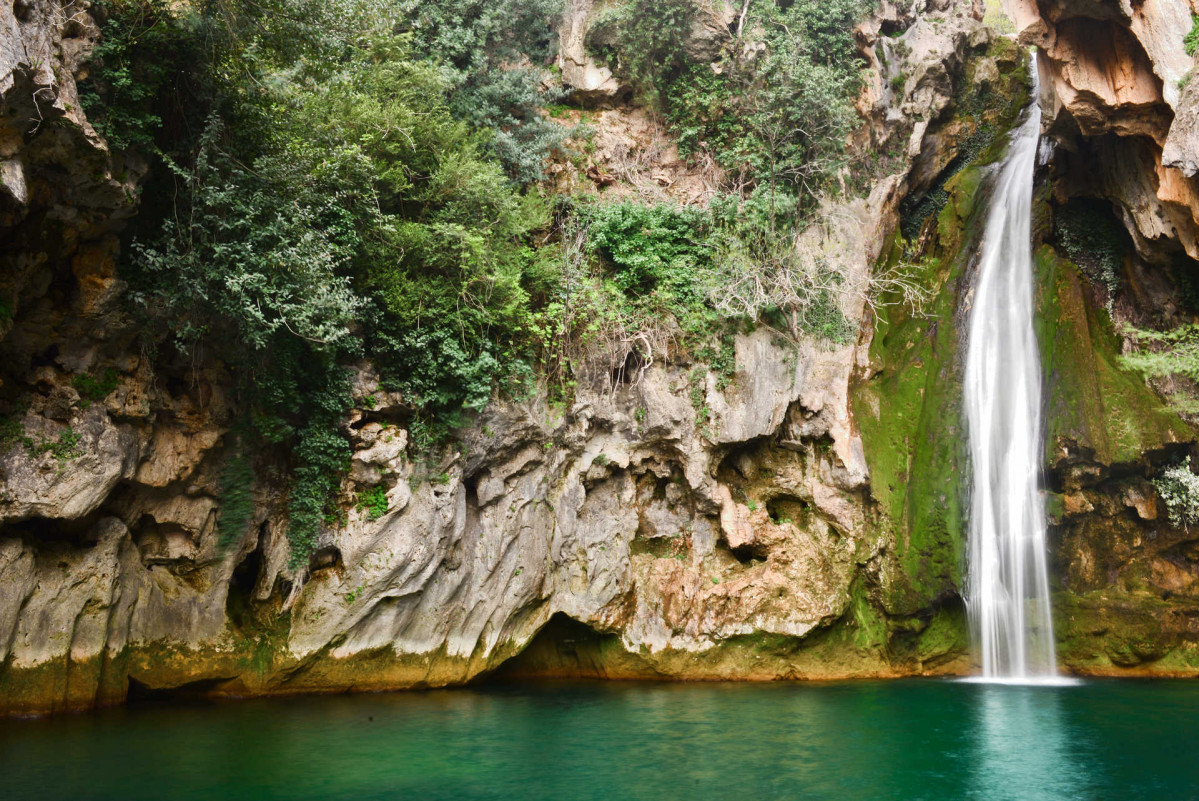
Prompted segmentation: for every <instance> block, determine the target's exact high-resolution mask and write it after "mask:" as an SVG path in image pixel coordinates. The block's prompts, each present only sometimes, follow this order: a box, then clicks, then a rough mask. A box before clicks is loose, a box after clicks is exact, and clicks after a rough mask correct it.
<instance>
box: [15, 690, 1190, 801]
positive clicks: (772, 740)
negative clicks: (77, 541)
mask: <svg viewBox="0 0 1199 801" xmlns="http://www.w3.org/2000/svg"><path fill="white" fill-rule="evenodd" d="M0 788H2V789H0V797H2V798H4V799H7V801H17V800H18V799H42V800H44V801H52V799H70V801H83V800H84V799H121V801H137V800H138V799H147V800H149V799H152V800H153V801H163V800H164V799H180V800H181V801H186V800H188V799H202V800H203V801H224V800H225V799H229V800H232V799H255V800H256V801H259V800H262V799H354V800H355V801H370V800H371V799H412V800H413V801H416V800H417V799H421V800H422V801H439V800H440V799H445V800H446V801H450V800H451V799H452V800H453V801H471V800H472V799H480V800H481V799H488V800H489V801H490V800H495V801H501V800H502V801H539V800H541V799H545V800H546V801H550V800H551V799H552V800H553V801H587V799H596V800H597V801H598V800H599V799H604V801H608V800H609V799H611V800H612V801H626V800H632V799H646V801H691V800H693V799H694V800H698V799H737V801H770V799H875V798H877V799H936V800H937V801H946V800H947V799H987V800H988V801H999V800H1002V799H1020V800H1021V801H1024V800H1026V799H1120V800H1121V801H1124V800H1125V799H1171V801H1186V799H1199V683H1195V682H1185V681H1178V682H1116V681H1096V682H1085V683H1082V684H1080V685H1078V686H1066V687H1019V686H1003V685H987V684H968V683H962V682H952V681H932V680H930V681H898V682H858V683H838V684H802V683H801V684H790V683H788V684H768V685H746V684H706V685H685V684H624V683H611V684H598V683H582V684H577V683H562V684H559V683H550V684H537V685H531V684H529V685H526V684H515V685H495V686H490V687H485V688H478V689H465V690H447V691H437V692H428V693H407V694H395V695H364V696H337V697H324V698H301V699H280V700H269V701H250V702H244V703H231V704H219V705H206V706H184V707H166V706H158V707H141V708H130V709H121V710H112V711H108V712H103V713H99V714H94V715H83V716H76V717H66V718H55V719H48V720H36V721H4V722H0Z"/></svg>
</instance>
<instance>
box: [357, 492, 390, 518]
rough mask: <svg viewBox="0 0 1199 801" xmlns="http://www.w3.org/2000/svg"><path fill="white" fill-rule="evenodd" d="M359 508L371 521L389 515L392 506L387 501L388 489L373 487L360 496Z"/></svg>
mask: <svg viewBox="0 0 1199 801" xmlns="http://www.w3.org/2000/svg"><path fill="white" fill-rule="evenodd" d="M358 508H359V509H361V510H363V511H365V512H366V516H367V517H368V518H370V519H371V520H378V519H379V518H380V517H382V516H383V515H385V514H387V510H388V509H389V508H390V504H389V503H388V500H387V488H386V487H383V486H378V487H371V488H370V489H368V490H367V491H366V492H363V493H362V494H360V495H359V496H358Z"/></svg>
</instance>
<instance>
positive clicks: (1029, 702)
mask: <svg viewBox="0 0 1199 801" xmlns="http://www.w3.org/2000/svg"><path fill="white" fill-rule="evenodd" d="M974 687H975V689H976V691H977V693H978V698H977V703H975V704H974V706H973V717H974V725H973V726H968V727H966V731H967V732H969V733H972V734H973V737H974V749H973V759H971V760H970V762H971V771H970V779H971V786H970V788H969V797H970V798H976V799H985V800H986V801H995V800H996V799H1011V801H1040V800H1041V799H1045V800H1046V801H1063V799H1075V798H1088V797H1090V790H1091V783H1090V781H1089V779H1088V777H1087V774H1086V773H1085V772H1084V770H1083V767H1084V766H1086V765H1087V761H1086V760H1085V759H1084V758H1083V750H1084V749H1083V748H1082V746H1083V745H1084V742H1083V740H1082V738H1085V736H1086V735H1085V733H1083V732H1079V731H1075V730H1072V728H1071V726H1070V724H1069V721H1068V719H1067V718H1066V716H1065V714H1064V712H1063V709H1062V706H1063V702H1064V696H1065V694H1066V693H1070V692H1072V691H1073V690H1072V688H1070V687H1069V686H1062V687H1053V686H1027V685H1026V686H1020V685H1005V684H977V685H974Z"/></svg>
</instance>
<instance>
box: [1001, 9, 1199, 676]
mask: <svg viewBox="0 0 1199 801" xmlns="http://www.w3.org/2000/svg"><path fill="white" fill-rule="evenodd" d="M1010 11H1011V12H1012V14H1013V17H1014V19H1015V20H1016V25H1017V28H1018V30H1019V36H1020V39H1021V40H1022V41H1025V42H1028V43H1035V44H1037V45H1038V46H1039V47H1040V48H1041V53H1042V56H1043V57H1042V58H1041V60H1040V65H1041V75H1042V91H1043V97H1042V104H1043V105H1044V106H1045V107H1046V127H1047V132H1048V133H1049V134H1050V136H1051V137H1052V138H1053V139H1054V140H1055V143H1056V152H1055V154H1054V158H1053V160H1052V162H1051V164H1050V166H1049V169H1048V176H1047V177H1048V181H1049V188H1050V197H1049V198H1047V199H1048V200H1051V201H1052V206H1051V207H1050V208H1048V209H1046V211H1048V212H1051V213H1052V214H1056V213H1057V210H1058V209H1061V208H1062V207H1064V206H1067V205H1068V204H1070V203H1073V202H1077V199H1078V198H1088V199H1094V200H1100V201H1104V202H1106V203H1110V204H1111V207H1112V209H1113V210H1114V212H1115V215H1116V217H1117V218H1118V219H1119V220H1120V222H1121V223H1122V224H1123V227H1124V228H1125V229H1126V230H1127V232H1128V234H1129V237H1130V241H1131V245H1132V248H1131V250H1132V251H1133V252H1131V253H1128V254H1123V255H1122V256H1121V258H1123V264H1122V265H1121V267H1120V268H1119V270H1117V272H1118V275H1115V276H1114V277H1113V279H1112V281H1113V282H1114V283H1115V284H1118V286H1119V289H1118V290H1112V289H1111V288H1110V287H1109V288H1108V289H1104V288H1103V287H1102V286H1099V285H1098V283H1101V282H1098V283H1097V282H1095V281H1094V279H1093V274H1092V278H1090V279H1088V278H1087V277H1086V271H1085V270H1080V268H1079V267H1078V266H1077V265H1075V264H1072V263H1070V262H1069V261H1068V260H1067V259H1066V257H1065V255H1064V254H1063V253H1060V252H1055V250H1054V249H1053V248H1052V247H1049V246H1048V245H1046V246H1042V247H1041V248H1040V250H1039V251H1038V255H1037V262H1038V266H1039V270H1040V276H1039V278H1040V282H1039V283H1040V288H1039V293H1040V296H1039V297H1038V306H1039V309H1040V319H1041V323H1040V325H1041V330H1040V331H1039V332H1038V334H1039V339H1040V340H1041V346H1042V350H1043V351H1044V363H1045V370H1046V375H1047V383H1048V388H1049V393H1050V400H1049V420H1048V425H1049V431H1048V434H1049V442H1048V453H1047V457H1048V458H1047V461H1048V464H1049V475H1048V481H1049V485H1050V489H1051V491H1052V494H1051V504H1050V505H1051V508H1053V509H1054V514H1053V526H1052V527H1051V539H1052V541H1053V549H1054V563H1055V568H1056V572H1057V576H1058V580H1059V582H1060V591H1059V592H1058V593H1057V594H1056V596H1055V613H1056V616H1057V627H1058V634H1059V655H1060V657H1061V658H1062V660H1063V661H1064V662H1065V664H1066V665H1067V666H1068V667H1069V668H1071V669H1073V670H1075V671H1078V672H1088V673H1101V674H1114V675H1122V674H1126V673H1127V672H1128V671H1130V670H1135V671H1140V672H1145V673H1157V674H1162V675H1194V673H1195V670H1196V665H1199V627H1196V625H1195V623H1194V621H1195V620H1196V619H1199V592H1196V590H1195V587H1194V585H1193V583H1192V581H1191V579H1190V576H1191V575H1192V573H1193V572H1194V570H1195V563H1194V562H1193V561H1192V560H1191V559H1190V556H1189V555H1190V554H1192V552H1193V547H1192V546H1193V543H1194V540H1193V538H1192V536H1191V534H1190V533H1189V532H1187V531H1186V530H1180V529H1177V528H1176V527H1174V526H1171V525H1170V523H1169V521H1168V520H1166V519H1165V516H1164V515H1163V514H1161V513H1160V512H1159V509H1158V501H1157V499H1156V493H1155V491H1154V490H1153V487H1152V485H1151V484H1150V483H1149V480H1150V479H1152V478H1154V477H1155V476H1157V475H1158V474H1160V472H1161V470H1162V469H1163V468H1164V467H1165V466H1168V465H1170V464H1173V463H1176V462H1177V461H1178V460H1180V459H1181V458H1183V456H1184V455H1186V454H1187V453H1189V452H1190V451H1191V450H1192V449H1193V448H1194V441H1195V434H1194V429H1193V428H1192V427H1191V426H1189V425H1187V424H1185V423H1184V422H1183V421H1182V420H1180V419H1179V418H1178V416H1177V414H1176V413H1174V412H1173V411H1171V410H1170V409H1169V408H1167V407H1166V406H1165V405H1164V404H1163V403H1162V402H1161V400H1160V399H1159V398H1158V397H1157V396H1155V395H1154V394H1153V393H1151V392H1148V391H1147V390H1146V387H1145V385H1144V382H1143V381H1142V380H1141V379H1140V378H1139V377H1138V376H1135V375H1131V374H1129V373H1126V372H1124V371H1122V370H1120V369H1119V367H1118V365H1117V356H1118V354H1119V353H1120V352H1121V351H1122V350H1123V348H1124V343H1123V342H1122V340H1121V337H1120V335H1119V334H1118V333H1117V332H1119V331H1120V329H1121V328H1122V326H1124V325H1125V324H1132V325H1137V326H1146V325H1150V326H1154V327H1157V326H1167V327H1168V326H1175V325H1180V324H1184V323H1186V322H1189V319H1188V318H1187V317H1186V316H1185V315H1183V314H1181V313H1180V311H1179V303H1178V293H1179V290H1178V287H1177V285H1176V284H1175V283H1174V282H1175V281H1176V280H1178V279H1177V276H1178V275H1179V274H1180V273H1178V272H1177V270H1178V269H1183V270H1193V269H1194V262H1193V261H1191V260H1192V259H1194V258H1195V257H1196V256H1197V255H1199V250H1197V238H1196V237H1197V229H1196V221H1197V220H1199V216H1197V215H1199V202H1197V201H1199V195H1197V194H1196V189H1197V186H1196V184H1195V174H1196V169H1195V164H1194V162H1195V158H1196V156H1195V153H1196V150H1195V147H1196V144H1197V143H1196V141H1195V139H1194V125H1195V119H1196V111H1195V102H1196V96H1195V94H1194V89H1193V87H1192V84H1191V81H1190V76H1191V73H1192V69H1193V66H1194V65H1193V59H1192V57H1191V56H1188V55H1187V54H1186V50H1185V47H1184V38H1185V37H1186V36H1187V34H1188V32H1190V31H1191V29H1192V27H1193V14H1194V13H1195V12H1196V11H1199V8H1196V6H1194V4H1192V3H1189V2H1185V0H1155V1H1152V2H1151V1H1150V0H1146V2H1141V3H1135V2H1127V1H1126V0H1119V1H1117V0H1106V1H1104V2H1081V1H1080V2H1070V1H1069V0H1054V1H1052V2H1048V1H1046V0H1017V1H1016V2H1013V3H1011V4H1010ZM1048 216H1050V215H1047V219H1046V220H1045V221H1044V222H1043V226H1045V228H1048V227H1051V225H1052V220H1050V219H1048ZM1043 233H1045V234H1046V235H1047V233H1048V232H1047V231H1043ZM1184 252H1185V253H1184ZM1188 256H1189V258H1186V257H1188ZM1178 265H1183V266H1182V267H1178Z"/></svg>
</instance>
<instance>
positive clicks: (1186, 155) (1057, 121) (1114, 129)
mask: <svg viewBox="0 0 1199 801" xmlns="http://www.w3.org/2000/svg"><path fill="white" fill-rule="evenodd" d="M1007 5H1008V8H1009V13H1010V14H1011V15H1012V17H1013V19H1015V21H1016V24H1017V28H1018V30H1019V37H1020V41H1022V42H1024V43H1026V44H1035V45H1037V46H1038V48H1040V51H1041V53H1042V54H1043V56H1044V57H1043V58H1041V59H1040V62H1039V63H1040V65H1041V71H1042V90H1043V92H1044V97H1043V99H1042V105H1043V106H1044V108H1045V125H1046V128H1047V130H1048V131H1049V133H1051V134H1052V135H1053V136H1054V137H1055V138H1056V139H1057V140H1058V141H1059V143H1060V144H1061V146H1063V147H1065V148H1066V149H1068V150H1076V149H1077V148H1078V142H1079V140H1080V139H1081V140H1084V141H1085V142H1086V143H1087V146H1088V148H1090V149H1093V151H1092V152H1091V153H1088V156H1090V157H1089V158H1086V159H1082V160H1080V163H1079V166H1078V172H1077V174H1075V175H1071V176H1070V177H1069V178H1068V179H1067V180H1066V181H1065V183H1066V184H1068V185H1070V187H1069V188H1063V187H1059V188H1058V195H1059V199H1061V200H1064V199H1065V197H1066V196H1067V195H1068V194H1071V193H1074V194H1079V193H1081V194H1086V195H1090V196H1098V197H1103V198H1108V199H1110V200H1112V201H1113V202H1115V203H1116V204H1117V205H1118V206H1119V208H1120V211H1121V214H1122V215H1123V217H1124V219H1125V222H1126V225H1127V226H1128V229H1129V231H1130V233H1131V234H1132V236H1133V239H1134V241H1135V243H1136V245H1137V248H1138V250H1139V251H1140V254H1141V256H1142V257H1143V258H1147V259H1150V260H1155V259H1156V258H1159V257H1160V253H1159V251H1160V247H1155V244H1154V243H1158V244H1159V245H1160V241H1161V240H1163V239H1164V240H1170V241H1173V242H1177V243H1179V244H1181V245H1182V247H1183V248H1184V249H1185V250H1186V252H1187V253H1188V254H1189V255H1190V257H1191V258H1199V223H1197V221H1199V193H1197V192H1196V186H1195V184H1194V183H1193V179H1194V176H1195V172H1196V169H1195V165H1194V159H1195V155H1194V153H1195V152H1196V150H1195V147H1194V145H1195V144H1196V142H1195V140H1194V138H1193V136H1194V125H1195V119H1194V118H1195V111H1194V105H1195V101H1196V96H1195V94H1194V92H1193V91H1191V90H1190V89H1191V87H1190V82H1189V79H1190V75H1191V70H1192V68H1193V59H1192V58H1191V57H1190V56H1188V55H1187V54H1186V50H1185V47H1184V44H1183V40H1184V38H1185V37H1186V35H1187V33H1188V32H1189V31H1190V30H1191V27H1192V20H1191V15H1192V13H1193V12H1194V11H1195V9H1194V8H1193V7H1192V4H1191V3H1190V2H1188V0H1152V1H1149V0H1147V1H1146V2H1139V3H1138V2H1131V0H1106V1H1105V2H1093V1H1092V0H1088V1H1087V2H1083V1H1082V0H1079V2H1070V1H1069V0H1065V1H1062V0H1008V4H1007Z"/></svg>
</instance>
